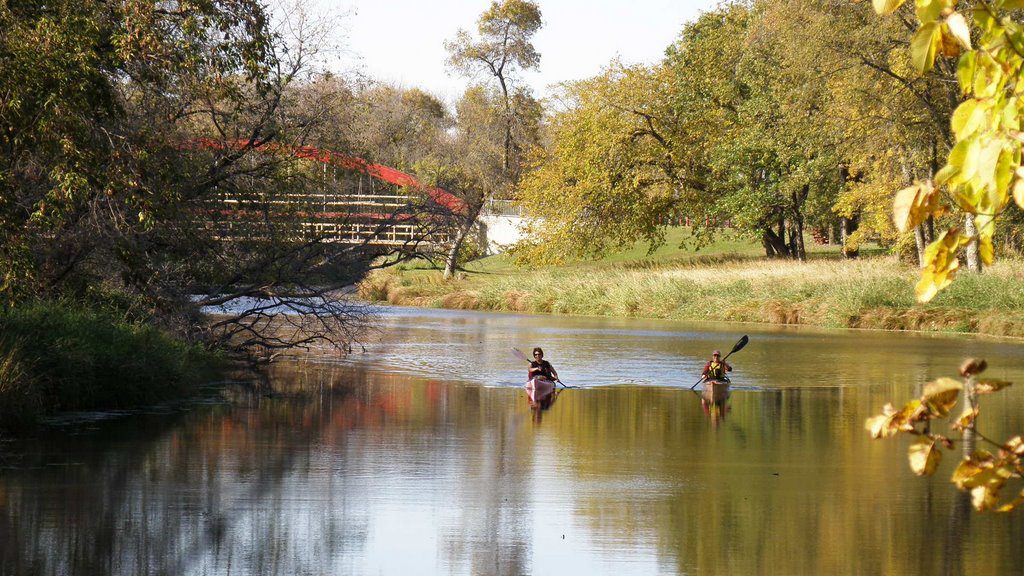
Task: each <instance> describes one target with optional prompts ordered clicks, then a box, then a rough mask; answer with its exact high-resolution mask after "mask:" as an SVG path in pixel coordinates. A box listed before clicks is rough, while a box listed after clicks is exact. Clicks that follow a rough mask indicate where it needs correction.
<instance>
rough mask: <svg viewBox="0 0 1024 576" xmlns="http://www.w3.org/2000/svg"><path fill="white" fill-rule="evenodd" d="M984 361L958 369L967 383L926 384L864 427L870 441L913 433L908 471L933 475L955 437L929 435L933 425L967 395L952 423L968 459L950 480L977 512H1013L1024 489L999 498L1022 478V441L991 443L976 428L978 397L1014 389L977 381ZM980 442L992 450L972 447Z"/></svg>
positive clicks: (942, 381)
mask: <svg viewBox="0 0 1024 576" xmlns="http://www.w3.org/2000/svg"><path fill="white" fill-rule="evenodd" d="M987 366H988V364H987V362H985V361H984V360H976V359H968V360H965V361H964V363H963V364H962V365H961V366H960V375H961V376H963V377H964V381H963V383H961V382H959V381H958V380H955V379H953V378H939V379H938V380H935V381H932V382H929V383H928V384H926V385H925V386H924V390H923V392H922V394H921V397H920V398H918V399H914V400H911V401H910V402H909V403H907V404H906V405H905V406H903V408H901V409H899V410H897V409H896V408H895V407H893V405H892V404H886V405H885V407H884V408H882V413H881V414H879V415H876V416H872V417H870V418H868V419H867V421H866V422H865V423H864V427H865V428H867V430H868V431H869V432H870V433H871V437H872V438H891V437H893V436H896V435H898V434H909V435H912V436H915V437H916V439H915V440H914V442H913V443H912V444H911V445H910V451H909V458H910V468H911V470H913V471H914V474H917V475H918V476H931V475H932V474H934V473H935V471H936V470H937V469H938V466H939V462H940V461H941V460H942V448H943V447H944V448H946V449H949V450H952V449H953V448H954V442H953V439H951V438H949V437H948V436H945V435H942V434H937V433H934V432H932V431H931V422H932V421H933V420H937V419H940V418H948V417H949V416H950V414H951V413H952V410H953V407H954V406H956V403H957V400H958V398H959V396H960V392H961V391H963V392H964V395H965V408H964V411H963V412H962V413H961V415H960V416H959V417H957V419H956V420H955V421H953V423H952V424H951V427H952V429H953V430H955V431H959V432H961V433H962V437H961V438H960V440H961V441H962V442H964V444H965V447H966V448H965V450H964V453H965V456H964V459H963V460H961V461H960V464H959V465H957V467H956V470H954V471H953V477H952V479H951V481H952V482H953V484H956V486H957V488H959V489H960V490H963V491H966V492H970V494H971V501H972V503H973V504H974V507H975V509H977V510H978V511H985V510H996V511H997V512H1009V511H1011V510H1013V509H1015V508H1016V507H1017V506H1019V505H1020V504H1022V503H1024V490H1022V491H1021V492H1020V493H1019V494H1018V495H1017V497H1016V498H1014V499H1013V500H1012V501H1010V502H1007V503H1005V504H1003V505H999V495H1000V493H1001V491H1002V489H1003V488H1004V487H1005V486H1006V484H1007V482H1008V481H1010V480H1011V479H1018V480H1020V479H1024V462H1022V460H1021V458H1022V457H1024V438H1021V436H1014V437H1013V438H1010V439H1009V440H1007V441H1005V442H997V441H995V440H992V439H990V438H988V437H986V436H984V435H983V434H981V433H980V432H978V431H977V429H976V424H977V418H978V414H979V412H980V409H979V408H978V406H977V397H978V396H979V395H982V394H991V393H993V392H998V391H999V390H1002V389H1003V388H1006V387H1007V386H1009V385H1010V383H1009V382H1006V381H1004V380H979V379H978V378H977V375H978V374H980V373H981V372H983V371H984V370H985V368H987ZM976 440H981V441H982V442H984V443H986V444H988V445H990V446H991V447H992V448H993V449H994V452H993V451H989V450H985V449H973V444H974V442H975V441H976Z"/></svg>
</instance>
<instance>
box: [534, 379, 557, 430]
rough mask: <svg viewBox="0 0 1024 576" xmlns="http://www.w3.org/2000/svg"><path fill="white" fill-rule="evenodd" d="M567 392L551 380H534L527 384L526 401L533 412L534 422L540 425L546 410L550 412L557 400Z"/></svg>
mask: <svg viewBox="0 0 1024 576" xmlns="http://www.w3.org/2000/svg"><path fill="white" fill-rule="evenodd" d="M564 390H565V388H558V387H557V386H555V383H554V382H552V381H550V380H538V379H533V380H531V381H529V382H527V384H526V401H527V402H528V403H529V404H530V410H531V411H532V412H533V422H534V423H535V424H540V422H541V419H542V418H543V416H544V411H545V410H550V409H551V406H552V405H554V403H555V400H557V399H558V396H559V395H560V394H561V393H562V392H563V391H564Z"/></svg>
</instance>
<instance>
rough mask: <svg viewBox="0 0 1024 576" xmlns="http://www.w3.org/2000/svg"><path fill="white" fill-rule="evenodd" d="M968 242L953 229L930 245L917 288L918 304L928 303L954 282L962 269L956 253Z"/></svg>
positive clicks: (926, 250) (926, 251)
mask: <svg viewBox="0 0 1024 576" xmlns="http://www.w3.org/2000/svg"><path fill="white" fill-rule="evenodd" d="M966 240H967V238H966V237H965V236H963V235H962V234H960V233H959V231H958V230H957V229H956V228H952V229H950V230H947V231H945V232H943V233H942V234H941V235H940V236H939V237H938V239H936V240H935V241H934V242H932V243H931V244H929V245H928V247H927V248H926V249H925V252H924V260H925V267H924V268H923V269H922V270H921V280H920V281H919V282H918V283H917V286H916V288H915V291H916V293H917V301H918V302H928V301H929V300H931V299H932V298H933V297H935V295H936V294H938V292H939V290H942V289H943V288H945V287H947V286H949V284H950V283H951V282H952V281H953V275H954V273H955V272H956V270H957V268H959V267H960V261H959V260H958V259H957V257H956V252H957V250H958V249H959V248H960V246H961V245H962V244H964V243H966Z"/></svg>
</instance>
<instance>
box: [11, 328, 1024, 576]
mask: <svg viewBox="0 0 1024 576" xmlns="http://www.w3.org/2000/svg"><path fill="white" fill-rule="evenodd" d="M743 334H748V335H749V337H750V343H749V344H748V345H747V346H746V347H745V348H744V349H743V350H741V351H740V352H738V353H736V354H735V355H733V356H732V357H731V358H730V359H729V361H730V363H732V364H733V366H734V368H735V372H734V378H733V386H732V389H731V392H730V394H729V396H728V398H724V399H723V398H719V399H718V400H719V401H718V402H717V403H714V402H712V403H706V402H704V401H703V398H702V396H701V395H700V394H699V393H698V392H694V391H691V390H689V388H690V386H691V385H692V384H694V383H695V382H696V381H697V379H698V378H699V374H700V368H701V367H702V365H703V362H704V360H705V359H706V358H707V357H708V356H709V355H710V352H711V351H712V349H715V348H718V349H721V350H722V351H723V353H724V352H728V350H729V349H730V348H731V347H732V345H733V344H734V343H735V342H736V341H737V340H738V339H739V337H740V336H742V335H743ZM533 346H543V347H544V350H545V352H546V357H547V359H549V360H550V361H551V362H552V363H553V364H554V365H555V367H556V369H557V370H558V372H559V374H560V376H561V377H562V380H563V381H564V382H565V383H566V384H569V385H572V386H574V387H573V388H566V389H559V391H558V392H557V393H556V394H555V395H553V396H549V397H547V398H545V399H544V401H543V402H539V403H537V402H531V399H530V398H529V397H528V395H527V392H526V391H525V390H524V389H523V387H522V384H523V382H524V380H525V371H526V366H525V365H524V364H523V362H522V361H521V360H518V359H517V358H516V357H515V356H513V354H511V352H510V349H511V347H518V348H521V349H523V350H525V351H527V352H528V351H529V349H531V348H532V347H533ZM966 356H978V357H983V358H986V359H987V360H988V361H989V363H990V365H991V368H990V369H989V371H988V372H987V373H986V376H991V377H995V378H1003V379H1007V380H1012V381H1016V382H1024V348H1022V347H1021V345H1020V344H1019V343H1017V342H1008V341H995V340H981V339H977V338H968V337H952V336H949V337H940V336H925V335H917V334H890V333H878V332H854V331H821V330H805V329H784V328H765V327H754V326H744V325H723V326H710V325H694V324H679V323H672V322H662V321H644V320H620V319H592V318H562V317H544V316H521V315H504V314H479V313H471V312H452V311H435V310H413V309H402V308H394V309H386V310H385V311H384V313H383V316H382V319H381V324H380V330H379V331H378V332H375V333H374V334H373V335H372V336H371V337H370V338H368V342H367V344H366V350H365V351H362V350H357V351H356V352H355V353H353V354H352V355H350V356H340V355H335V354H330V353H315V354H309V355H306V356H303V357H301V358H298V359H295V360H288V361H285V362H281V363H280V364H279V365H278V366H276V367H275V368H274V369H273V371H272V372H271V373H270V374H269V376H268V377H267V378H266V379H261V380H260V381H257V382H238V383H221V384H220V385H218V386H216V387H213V388H211V389H210V390H209V391H207V393H206V394H204V395H203V397H202V398H199V399H196V400H192V401H189V402H184V403H180V404H173V405H165V406H160V407H154V408H151V409H147V410H142V411H137V412H134V413H131V414H84V415H66V416H62V417H60V418H57V419H54V420H53V421H52V422H51V424H50V425H49V426H48V427H46V428H45V429H44V431H43V432H42V433H41V434H40V435H38V436H37V437H34V438H32V439H29V440H22V441H18V442H8V443H7V446H6V447H5V450H4V452H3V454H4V455H3V456H0V458H2V459H0V574H3V575H23V574H31V575H51V574H54V575H56V574H89V575H91V574H112V575H150V574H152V575H157V574H167V575H178V574H203V575H206V574H209V575H228V574H281V575H294V574H311V575H321V574H323V575H327V574H402V575H405V574H559V575H565V574H707V575H712V574H738V575H744V574H871V575H876V574H971V575H974V576H980V575H986V574H992V575H1005V574H1021V573H1022V572H1024V520H1022V519H1024V511H1022V512H1017V513H1011V514H994V513H985V514H978V513H975V512H973V511H972V510H971V509H970V507H969V506H970V505H969V500H968V499H967V497H966V496H965V495H964V494H961V493H959V492H957V491H956V489H955V487H954V486H953V485H952V484H950V483H949V477H950V474H951V473H952V469H953V467H954V465H955V461H956V460H957V459H958V452H953V453H947V454H946V456H945V458H944V462H943V464H942V466H941V467H940V470H939V472H938V474H937V475H936V476H935V477H933V478H928V479H922V478H917V477H915V476H914V475H913V474H912V473H911V471H910V469H909V467H908V465H907V456H906V454H907V446H908V444H909V441H908V440H907V439H906V438H897V439H892V440H886V441H881V440H871V439H870V438H869V437H868V434H867V432H866V431H865V430H864V420H865V418H867V417H868V416H870V415H872V414H875V413H878V412H880V410H881V408H882V405H883V404H884V403H885V402H887V401H889V400H892V401H894V402H899V403H902V402H905V401H907V400H909V399H910V398H912V396H913V395H914V393H915V390H916V389H917V388H916V387H917V386H918V385H919V383H921V382H923V381H926V380H928V379H933V378H936V377H939V376H954V375H955V373H956V369H957V366H958V365H959V363H960V361H961V360H962V359H963V358H964V357H966ZM699 390H700V387H698V391H699ZM1022 408H1024V389H1021V387H1020V386H1016V387H1011V388H1009V389H1008V390H1005V391H1004V392H1002V393H1000V394H999V395H998V396H995V397H985V398H983V402H982V410H983V412H982V415H981V419H980V420H979V428H980V429H981V430H982V431H983V432H984V433H985V434H986V435H988V436H990V437H994V438H1007V437H1009V436H1010V435H1013V434H1016V433H1019V432H1021V431H1024V410H1022ZM955 410H956V411H957V412H958V411H959V408H957V409H955ZM941 427H942V428H943V429H945V425H942V426H941ZM959 448H960V446H959V444H958V445H957V450H959ZM1020 488H1021V486H1019V485H1015V484H1013V485H1011V486H1010V487H1009V488H1008V489H1007V490H1008V491H1010V492H1014V493H1015V492H1016V491H1018V490H1019V489H1020Z"/></svg>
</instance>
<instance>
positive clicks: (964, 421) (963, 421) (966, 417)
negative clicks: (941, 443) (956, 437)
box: [953, 408, 978, 430]
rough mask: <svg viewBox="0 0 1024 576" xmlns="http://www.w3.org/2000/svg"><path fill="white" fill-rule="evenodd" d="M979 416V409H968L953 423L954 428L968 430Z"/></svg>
mask: <svg viewBox="0 0 1024 576" xmlns="http://www.w3.org/2000/svg"><path fill="white" fill-rule="evenodd" d="M977 417H978V409H977V408H975V409H973V410H967V411H966V412H964V413H963V414H961V415H960V417H959V418H957V419H956V422H954V423H953V429H954V430H967V429H968V428H970V427H971V425H972V424H974V420H975V419H976V418H977Z"/></svg>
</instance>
